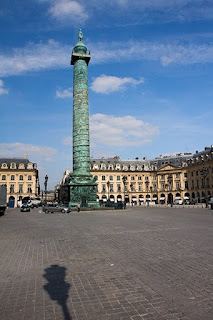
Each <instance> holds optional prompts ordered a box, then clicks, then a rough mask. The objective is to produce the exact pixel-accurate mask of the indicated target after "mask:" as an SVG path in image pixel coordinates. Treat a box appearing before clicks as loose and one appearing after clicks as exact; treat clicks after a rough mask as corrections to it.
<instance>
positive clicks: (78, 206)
mask: <svg viewBox="0 0 213 320" xmlns="http://www.w3.org/2000/svg"><path fill="white" fill-rule="evenodd" d="M77 208H78V212H80V204H78V205H77Z"/></svg>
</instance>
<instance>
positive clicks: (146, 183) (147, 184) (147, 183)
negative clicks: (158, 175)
mask: <svg viewBox="0 0 213 320" xmlns="http://www.w3.org/2000/svg"><path fill="white" fill-rule="evenodd" d="M145 185H146V193H147V194H146V195H147V196H148V189H149V181H148V180H146V181H145ZM146 202H147V207H148V206H149V201H148V197H146Z"/></svg>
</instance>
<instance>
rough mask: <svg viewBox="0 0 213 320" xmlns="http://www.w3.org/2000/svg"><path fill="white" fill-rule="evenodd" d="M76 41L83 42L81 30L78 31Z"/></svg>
mask: <svg viewBox="0 0 213 320" xmlns="http://www.w3.org/2000/svg"><path fill="white" fill-rule="evenodd" d="M78 40H79V41H82V40H83V32H82V31H81V29H79V31H78Z"/></svg>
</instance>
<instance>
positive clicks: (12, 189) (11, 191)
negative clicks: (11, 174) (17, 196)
mask: <svg viewBox="0 0 213 320" xmlns="http://www.w3.org/2000/svg"><path fill="white" fill-rule="evenodd" d="M10 193H14V184H11V185H10Z"/></svg>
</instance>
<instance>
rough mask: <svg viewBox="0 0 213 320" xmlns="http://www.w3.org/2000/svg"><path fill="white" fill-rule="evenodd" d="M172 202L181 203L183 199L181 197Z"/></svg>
mask: <svg viewBox="0 0 213 320" xmlns="http://www.w3.org/2000/svg"><path fill="white" fill-rule="evenodd" d="M173 204H183V200H181V199H176V200H175V201H174V202H173Z"/></svg>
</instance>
